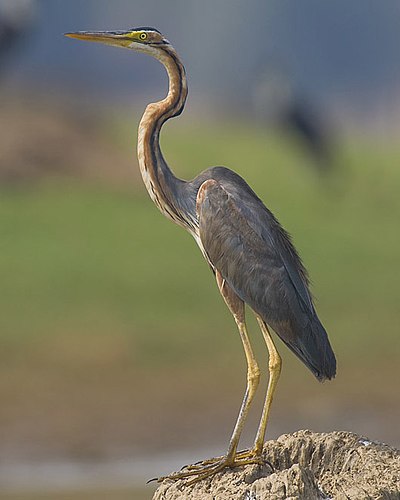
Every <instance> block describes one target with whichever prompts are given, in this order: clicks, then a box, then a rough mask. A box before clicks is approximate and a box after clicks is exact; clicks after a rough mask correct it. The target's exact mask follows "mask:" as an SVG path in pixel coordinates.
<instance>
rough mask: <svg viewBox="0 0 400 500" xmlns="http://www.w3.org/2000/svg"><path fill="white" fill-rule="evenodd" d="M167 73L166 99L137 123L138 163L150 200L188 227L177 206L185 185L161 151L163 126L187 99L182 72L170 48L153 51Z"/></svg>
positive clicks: (148, 109) (181, 66) (180, 108)
mask: <svg viewBox="0 0 400 500" xmlns="http://www.w3.org/2000/svg"><path fill="white" fill-rule="evenodd" d="M151 55H153V56H154V57H156V58H157V59H158V60H159V61H160V62H161V63H162V64H163V65H164V66H165V69H166V70H167V73H168V77H169V90H168V95H167V96H166V97H165V99H163V100H162V101H159V102H157V103H152V104H149V105H148V106H147V108H146V110H145V112H144V114H143V116H142V119H141V120H140V124H139V133H138V160H139V167H140V171H141V174H142V177H143V181H144V183H145V186H146V188H147V191H148V192H149V195H150V197H151V199H152V200H153V201H154V203H155V204H156V205H157V207H158V208H159V209H160V210H161V212H162V213H163V214H164V215H166V216H167V217H168V218H170V219H172V220H173V221H174V222H176V223H177V224H179V225H181V226H184V227H185V228H187V227H188V223H187V221H186V220H185V219H184V218H183V216H182V215H181V210H179V206H178V193H179V191H180V188H181V187H182V184H184V183H185V181H183V180H181V179H178V178H177V177H175V175H174V174H173V173H172V171H171V170H170V168H169V167H168V165H167V163H166V161H165V160H164V157H163V155H162V152H161V149H160V142H159V137H160V130H161V127H162V125H163V124H164V123H165V122H166V121H167V120H168V119H169V118H172V117H174V116H177V115H179V114H180V113H181V112H182V110H183V108H184V106H185V101H186V96H187V83H186V74H185V68H184V67H183V65H182V63H181V62H180V60H179V58H178V55H177V53H176V52H175V50H174V49H173V48H172V47H171V46H169V45H168V46H165V47H162V48H158V47H157V48H153V49H152V54H151Z"/></svg>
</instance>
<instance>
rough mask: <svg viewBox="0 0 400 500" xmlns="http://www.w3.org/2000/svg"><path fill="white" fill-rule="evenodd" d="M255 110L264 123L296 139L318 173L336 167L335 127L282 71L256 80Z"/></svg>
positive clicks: (318, 107)
mask: <svg viewBox="0 0 400 500" xmlns="http://www.w3.org/2000/svg"><path fill="white" fill-rule="evenodd" d="M253 107H254V110H255V113H256V114H257V116H258V118H259V120H260V121H261V122H262V123H266V124H267V125H268V126H271V127H275V128H277V129H278V130H280V131H283V132H284V133H285V134H290V135H292V136H293V137H294V138H296V139H297V140H298V142H299V146H303V149H304V150H305V151H306V152H307V153H308V154H309V156H310V157H311V158H312V160H313V161H312V164H313V166H314V167H315V169H316V170H317V171H318V172H320V173H327V172H329V171H330V170H331V169H332V168H333V167H334V144H333V142H334V141H333V137H332V135H333V134H332V124H331V123H329V122H328V119H327V118H326V116H325V114H324V113H323V112H322V110H321V107H320V106H318V105H317V103H316V102H315V101H313V100H311V99H310V98H309V97H308V96H307V93H306V92H305V91H302V90H301V89H299V88H297V87H295V85H294V84H293V83H292V82H291V81H290V79H289V77H288V76H286V75H285V74H284V73H283V72H282V71H279V69H276V68H271V69H270V70H269V71H266V72H264V73H263V74H262V75H261V76H259V77H257V78H256V83H255V85H254V89H253Z"/></svg>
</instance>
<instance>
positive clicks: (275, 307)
mask: <svg viewBox="0 0 400 500" xmlns="http://www.w3.org/2000/svg"><path fill="white" fill-rule="evenodd" d="M68 36H71V37H73V38H78V39H80V40H89V41H95V42H102V43H106V44H108V45H113V46H120V47H125V48H129V49H133V50H136V51H138V52H144V53H147V54H149V55H151V56H153V57H156V58H157V59H158V60H159V61H160V62H161V63H162V64H163V65H164V67H165V69H166V71H167V73H168V77H169V89H168V94H167V96H166V97H165V99H163V100H161V101H159V102H157V103H152V104H149V105H148V106H147V108H146V110H145V112H144V114H143V117H142V119H141V121H140V125H139V133H138V161H139V167H140V171H141V174H142V177H143V181H144V183H145V186H146V188H147V190H148V192H149V195H150V197H151V199H152V200H153V202H154V203H155V205H156V206H157V207H158V209H159V210H160V211H161V212H162V213H163V214H164V215H165V216H166V217H168V218H169V219H171V220H172V221H173V222H175V223H177V224H179V225H180V226H182V227H183V228H184V229H186V230H187V231H189V232H190V233H191V234H192V236H193V237H194V238H195V240H196V242H197V244H198V245H199V247H200V249H201V251H202V253H203V255H204V257H205V258H206V260H207V261H208V263H209V265H210V266H211V269H212V270H213V272H214V274H215V277H216V282H217V286H218V289H219V291H220V293H221V295H222V297H223V298H224V300H225V303H226V305H227V306H228V308H229V310H230V311H231V313H232V315H233V317H234V319H235V322H236V325H237V328H238V331H239V334H240V338H241V340H242V344H243V348H244V352H245V356H246V361H247V387H246V392H245V394H244V397H243V400H242V404H241V407H240V410H239V416H238V418H237V421H236V424H235V427H234V430H233V433H232V437H231V439H230V442H229V447H228V451H227V453H226V455H225V456H224V457H222V458H217V459H211V460H207V461H204V462H202V463H200V464H197V465H194V466H191V468H190V471H184V472H180V473H177V474H173V475H171V476H169V477H171V478H172V479H178V478H183V477H191V476H194V479H192V482H193V481H197V480H200V479H202V478H205V477H208V476H210V475H212V474H215V473H216V472H218V471H221V470H222V469H224V468H225V467H236V466H239V465H247V464H263V463H264V460H263V457H262V449H263V444H264V437H265V430H266V427H267V422H268V417H269V412H270V408H271V403H272V399H273V395H274V393H275V389H276V385H277V382H278V379H279V375H280V371H281V358H280V356H279V354H278V351H277V349H276V347H275V345H274V342H273V339H272V336H271V334H270V332H269V329H268V325H270V326H271V327H272V328H273V329H274V330H275V332H276V333H277V334H278V335H279V337H280V338H281V339H282V340H283V341H284V342H285V344H286V345H287V346H288V347H289V348H290V349H291V350H292V351H293V352H294V353H295V354H296V355H297V356H298V357H299V358H300V359H301V360H302V361H303V363H305V365H306V366H307V367H308V368H309V369H310V370H311V371H312V372H313V373H314V375H315V376H316V377H317V378H318V379H319V380H324V379H330V378H332V377H334V375H335V372H336V360H335V356H334V354H333V351H332V348H331V346H330V343H329V340H328V337H327V334H326V332H325V330H324V328H323V326H322V325H321V323H320V321H319V319H318V316H317V314H316V312H315V308H314V305H313V302H312V297H311V294H310V291H309V282H308V278H307V273H306V270H305V268H304V266H303V264H302V262H301V260H300V258H299V256H298V254H297V252H296V250H295V248H294V246H293V244H292V243H291V240H290V237H289V235H288V234H287V233H286V232H285V231H284V229H282V227H281V226H280V224H279V223H278V221H277V220H276V219H275V217H274V216H273V214H272V213H271V212H270V211H269V210H268V209H267V208H266V207H265V205H264V204H263V203H262V201H261V200H260V199H259V198H258V197H257V195H256V194H255V193H254V191H253V190H252V189H251V188H250V187H249V186H248V185H247V183H246V182H245V181H244V180H243V179H242V178H241V177H240V176H239V175H237V174H236V173H235V172H233V171H232V170H229V169H227V168H225V167H213V168H209V169H207V170H205V171H204V172H202V173H201V174H200V175H199V176H197V177H196V178H195V179H194V180H192V181H184V180H182V179H178V178H177V177H176V176H175V175H174V174H173V172H172V171H171V170H170V168H169V167H168V165H167V163H166V161H165V159H164V157H163V155H162V152H161V148H160V143H159V137H160V131H161V127H162V125H163V124H164V123H165V122H166V121H167V120H168V119H170V118H172V117H174V116H178V115H179V114H180V113H181V112H182V110H183V108H184V105H185V101H186V96H187V83H186V75H185V69H184V67H183V64H182V63H181V61H180V59H179V57H178V54H177V53H176V51H175V49H174V48H173V47H172V46H171V44H170V43H169V42H168V40H166V39H165V38H164V37H163V35H162V34H161V33H160V32H159V31H157V30H155V29H154V28H136V29H132V30H129V31H127V32H121V31H118V32H110V31H108V32H98V31H96V32H76V33H69V34H68ZM245 304H248V305H249V306H250V308H251V309H252V310H253V311H254V313H255V314H256V317H257V321H258V324H259V326H260V330H261V333H262V335H263V338H264V340H265V343H266V346H267V349H268V353H269V361H268V369H269V374H270V378H269V382H268V389H267V395H266V398H265V402H264V406H263V410H262V415H261V419H260V424H259V426H258V430H257V434H256V437H255V441H254V445H253V448H252V449H251V450H248V451H245V452H237V447H238V443H239V439H240V436H241V433H242V430H243V426H244V423H245V421H246V418H247V415H248V412H249V409H250V406H251V404H252V401H253V398H254V395H255V392H256V389H257V386H258V382H259V378H260V369H259V367H258V364H257V361H256V358H255V355H254V353H253V350H252V347H251V342H250V338H249V336H248V333H247V327H246V321H245V308H244V305H245ZM161 479H163V478H161Z"/></svg>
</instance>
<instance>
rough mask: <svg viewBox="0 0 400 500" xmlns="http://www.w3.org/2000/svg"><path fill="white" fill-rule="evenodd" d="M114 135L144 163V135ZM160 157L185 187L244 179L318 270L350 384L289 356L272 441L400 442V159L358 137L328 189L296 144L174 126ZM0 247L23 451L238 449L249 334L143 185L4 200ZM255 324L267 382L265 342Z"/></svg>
mask: <svg viewBox="0 0 400 500" xmlns="http://www.w3.org/2000/svg"><path fill="white" fill-rule="evenodd" d="M112 127H113V128H112V130H110V131H109V132H111V133H112V135H113V136H114V137H118V140H119V145H120V146H121V147H122V148H125V149H126V154H132V155H133V152H132V147H131V145H130V142H132V141H131V137H130V136H131V131H130V125H129V126H128V124H126V123H125V122H124V121H117V122H115V123H114V124H113V126H112ZM162 144H163V148H164V152H165V156H166V158H167V159H168V161H169V163H170V164H171V166H173V168H174V170H175V172H176V173H177V175H179V176H181V177H184V178H191V177H194V176H195V175H196V174H197V173H198V172H199V171H201V170H202V169H204V168H206V167H208V166H211V165H226V166H228V167H230V168H232V169H234V170H236V171H237V172H238V173H240V174H241V175H242V176H243V177H245V179H246V180H247V181H248V182H249V184H250V185H251V186H252V187H253V188H254V189H255V190H256V191H257V193H258V194H259V196H260V197H261V198H262V199H263V200H264V202H265V203H266V205H267V206H268V207H269V208H270V209H271V210H272V211H273V212H274V214H275V215H276V216H277V217H278V219H279V220H280V221H281V223H282V224H283V226H284V227H285V228H286V229H287V230H288V231H289V232H290V233H291V234H292V235H293V238H294V243H295V245H296V247H297V248H298V249H299V251H300V254H301V255H302V257H303V260H304V262H305V264H306V267H307V268H308V269H309V272H310V275H311V278H312V281H313V292H314V295H315V296H316V297H317V302H316V303H317V309H318V311H319V314H320V316H321V318H322V320H323V322H324V324H325V326H326V328H327V330H328V332H329V334H330V338H331V341H332V344H333V346H334V348H335V351H336V353H337V358H338V377H337V379H336V381H335V382H333V383H326V384H324V385H319V384H317V382H315V381H314V380H313V378H312V377H311V376H310V375H309V374H308V373H307V371H306V369H305V367H303V366H302V365H301V364H300V363H299V362H298V361H297V360H296V359H294V357H293V356H292V355H291V354H290V353H288V352H287V349H286V348H285V347H283V346H282V344H280V343H279V349H280V351H281V353H282V354H283V358H284V366H283V374H282V381H281V383H280V386H279V387H278V395H277V398H276V401H275V405H274V408H273V415H272V421H271V425H272V429H273V430H272V436H271V437H274V430H275V432H283V431H288V432H289V431H291V430H295V429H296V428H297V426H307V425H308V426H310V427H314V428H315V430H330V429H331V428H341V427H346V428H348V429H350V430H354V431H360V432H362V431H366V432H370V433H371V434H372V436H371V437H372V438H376V439H383V438H387V439H391V442H392V443H393V444H397V445H398V444H399V443H400V434H399V431H398V428H397V426H395V425H394V423H393V422H394V421H395V420H396V419H397V417H398V416H399V415H400V410H399V407H400V404H399V397H398V382H399V368H398V359H399V354H400V346H399V338H400V337H399V319H400V310H399V298H400V292H399V284H400V280H399V278H400V272H399V269H400V232H399V216H400V196H399V192H400V169H399V158H400V149H399V148H398V147H396V146H389V145H388V144H383V143H379V142H377V141H376V140H368V139H366V138H353V139H352V140H351V141H350V140H349V141H347V142H342V143H341V144H339V145H338V148H337V151H336V156H335V168H334V170H333V171H332V173H331V174H330V175H327V176H323V175H322V176H321V175H319V174H318V173H317V172H316V171H315V169H314V168H313V164H312V161H313V160H312V159H311V158H310V157H309V156H308V154H307V153H306V152H305V151H303V150H302V148H301V145H299V144H297V142H296V141H295V140H294V139H293V140H291V139H290V138H289V139H288V138H286V139H284V138H280V137H278V136H275V135H273V134H271V133H270V132H268V131H267V130H262V129H259V128H258V127H257V128H255V127H253V126H252V125H251V124H242V125H234V124H232V123H228V122H219V123H212V124H211V125H210V124H209V123H189V124H187V123H186V125H185V124H184V125H179V124H173V125H171V127H169V128H168V132H167V133H164V136H163V140H162ZM132 164H133V168H135V166H134V159H133V160H132ZM0 233H1V234H0V250H1V254H2V259H1V260H0V293H1V297H2V300H1V301H0V335H1V337H0V338H1V346H2V347H1V349H0V374H1V382H0V395H1V400H2V408H1V409H0V428H1V429H3V431H4V433H5V436H6V441H5V442H6V444H7V447H8V448H7V449H8V450H14V448H13V446H14V445H15V447H18V446H20V447H21V446H22V447H23V446H25V447H26V449H27V452H26V453H27V456H28V458H29V457H31V458H32V457H35V456H37V455H36V453H37V450H38V449H39V450H40V452H41V453H43V454H44V455H46V453H48V452H49V450H50V451H51V453H53V454H57V452H58V451H59V452H60V453H61V455H64V456H68V457H71V456H72V457H74V456H84V457H88V458H93V457H94V458H96V457H101V456H103V455H104V453H105V451H104V450H106V449H107V447H108V446H109V445H110V443H111V447H112V445H113V443H114V444H115V442H117V444H119V446H120V448H118V449H117V451H116V453H117V454H118V453H120V452H121V449H122V452H121V453H128V451H129V450H131V451H132V452H134V453H141V452H142V451H143V450H144V449H145V450H147V451H149V450H150V452H151V451H152V450H160V449H166V448H173V447H176V448H178V449H179V448H183V447H185V446H196V445H198V444H199V442H203V441H204V440H206V442H207V439H210V440H211V442H214V441H215V442H218V443H219V442H225V440H227V439H228V437H229V434H230V431H231V428H232V425H233V422H234V419H235V417H236V411H237V409H238V406H239V403H240V398H241V395H242V391H243V389H244V383H245V362H244V356H243V354H242V348H241V345H240V340H239V336H238V334H237V332H236V331H235V326H234V323H233V321H232V319H231V317H230V315H229V312H228V311H227V309H226V307H225V306H224V304H223V301H222V299H221V298H220V297H219V294H218V292H217V290H216V286H215V284H214V282H213V277H212V274H211V273H210V272H209V270H208V267H207V265H206V263H205V262H203V260H202V257H201V254H200V252H199V250H198V249H197V248H196V245H195V243H194V241H193V240H192V238H191V237H190V236H189V235H188V234H186V233H185V232H184V231H183V230H182V229H181V228H179V227H176V226H174V225H173V224H171V223H170V222H169V221H167V220H166V219H164V218H163V217H162V216H161V215H160V214H159V213H158V211H157V209H156V208H155V207H154V206H153V204H152V203H151V201H150V199H149V198H148V196H147V194H146V193H145V191H144V188H143V187H142V185H141V183H140V184H138V185H133V186H121V187H119V188H116V187H115V185H113V186H112V187H109V186H107V185H106V184H105V183H88V182H82V181H80V180H77V179H75V180H74V179H64V178H53V179H48V180H45V181H41V182H38V183H34V184H26V185H24V184H22V185H18V186H11V187H10V186H8V187H4V186H3V187H1V192H0ZM249 323H250V327H251V332H252V338H253V340H254V343H255V345H256V350H257V356H258V359H259V361H260V365H261V366H262V368H264V371H265V369H266V366H267V358H266V352H265V350H264V346H263V345H262V341H261V335H259V333H258V331H257V327H256V325H255V322H254V321H253V320H252V319H250V318H249ZM261 399H262V398H261ZM260 403H261V400H260V401H259V402H258V403H257V404H258V408H259V405H260ZM371 415H372V417H371ZM374 415H375V416H376V418H375V417H374ZM210 418H213V419H214V420H213V421H215V422H216V427H217V429H216V430H213V429H210V425H209V422H210ZM252 418H253V420H251V422H252V423H251V424H250V427H251V432H254V430H255V425H256V422H257V418H258V415H256V414H255V415H254V416H253V417H252ZM382 422H387V425H383V424H382ZM274 425H275V427H274ZM114 427H117V428H119V429H120V434H118V429H115V428H114ZM149 427H151V429H149ZM110 428H112V429H111V430H110ZM107 432H108V434H107ZM99 435H102V436H103V438H101V439H100V438H99ZM104 436H105V437H104ZM107 436H108V437H107ZM21 443H22V444H21ZM124 444H125V445H126V448H124V447H123V445H124ZM35 450H36V451H35ZM221 451H223V450H221ZM111 454H112V453H111ZM199 458H202V457H199ZM32 498H33V497H32Z"/></svg>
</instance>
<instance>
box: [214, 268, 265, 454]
mask: <svg viewBox="0 0 400 500" xmlns="http://www.w3.org/2000/svg"><path fill="white" fill-rule="evenodd" d="M216 278H217V284H218V288H219V291H220V292H221V295H222V296H223V298H224V300H225V302H226V304H227V306H228V308H229V310H230V311H231V313H232V315H233V317H234V318H235V321H236V324H237V327H238V329H239V333H240V338H241V340H242V343H243V348H244V353H245V356H246V361H247V387H246V392H245V394H244V398H243V401H242V405H241V407H240V411H239V415H238V418H237V421H236V424H235V427H234V430H233V433H232V437H231V439H230V442H229V448H228V453H227V459H228V461H229V462H232V463H233V462H234V459H235V455H236V451H237V447H238V443H239V439H240V435H241V433H242V430H243V426H244V423H245V421H246V418H247V415H248V412H249V409H250V406H251V403H252V401H253V399H254V395H255V392H256V389H257V387H258V383H259V381H260V369H259V367H258V364H257V361H256V359H255V356H254V353H253V349H252V347H251V344H250V339H249V336H248V333H247V328H246V322H245V312H244V303H243V301H242V300H241V299H239V297H238V296H237V295H236V294H235V293H234V292H233V290H232V289H231V288H230V287H229V286H228V285H227V283H225V280H224V279H223V278H222V276H221V275H220V274H219V273H218V272H217V275H216Z"/></svg>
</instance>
